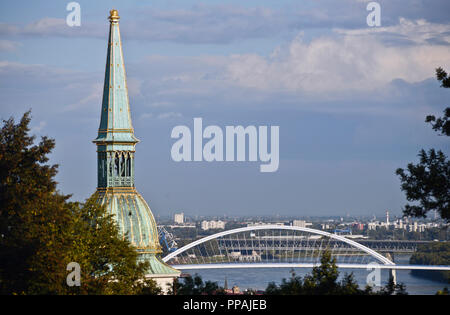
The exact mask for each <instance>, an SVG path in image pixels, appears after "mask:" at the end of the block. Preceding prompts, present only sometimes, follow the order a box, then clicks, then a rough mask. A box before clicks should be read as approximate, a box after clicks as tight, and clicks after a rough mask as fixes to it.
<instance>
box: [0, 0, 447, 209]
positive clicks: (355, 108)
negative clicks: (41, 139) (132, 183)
mask: <svg viewBox="0 0 450 315" xmlns="http://www.w3.org/2000/svg"><path fill="white" fill-rule="evenodd" d="M68 2H69V1H39V2H35V1H33V2H30V1H8V2H6V1H2V2H1V3H0V93H1V95H2V97H1V99H0V118H2V119H7V118H9V117H10V116H14V117H16V118H19V117H20V116H21V115H22V114H23V112H25V111H26V110H27V109H30V108H32V115H33V121H32V127H33V129H32V131H33V132H34V133H35V134H36V135H38V136H40V135H48V136H50V137H53V138H55V139H56V149H55V151H54V153H53V155H52V162H53V163H58V164H60V168H59V170H60V171H59V174H58V178H57V179H58V181H59V189H60V190H61V191H62V192H64V193H73V196H74V197H73V198H74V199H76V200H84V199H85V198H87V197H89V196H90V194H92V193H93V192H94V191H95V187H96V152H95V146H94V144H92V142H91V141H92V140H93V139H94V138H95V137H96V133H97V129H98V124H99V118H100V116H99V114H100V106H101V95H102V86H103V76H104V67H105V58H106V47H107V33H108V23H109V22H108V21H107V16H108V13H109V10H110V9H112V8H116V9H118V10H119V14H120V16H121V20H120V27H121V33H122V39H123V45H124V46H123V50H124V55H125V63H126V70H127V76H128V85H129V94H130V103H131V111H132V118H133V124H134V128H135V132H136V136H137V137H138V138H139V139H140V140H141V143H139V144H138V145H137V155H136V167H137V174H136V181H137V188H138V190H139V191H140V192H141V193H142V195H143V196H144V197H145V198H146V200H147V201H148V203H149V205H150V207H151V208H152V210H153V212H154V213H155V214H156V215H165V214H169V215H170V214H173V213H175V212H178V211H184V212H185V213H186V214H191V215H222V214H229V215H270V214H281V215H298V216H308V215H319V216H320V215H345V214H347V213H348V214H350V215H372V214H382V213H384V211H386V210H387V209H389V210H390V211H391V213H393V214H397V215H399V214H400V213H401V208H402V206H403V205H404V203H405V199H404V195H403V193H402V192H401V191H400V183H399V180H398V178H397V177H396V175H395V169H396V168H398V167H405V166H406V164H407V163H408V162H411V161H416V160H417V156H416V155H417V153H418V151H419V150H420V149H421V148H425V149H427V148H431V147H434V148H438V149H441V150H443V151H444V152H445V153H447V154H449V151H450V146H449V143H448V139H445V137H439V136H437V135H436V134H435V133H434V132H433V131H432V130H431V128H430V127H429V126H427V125H426V124H425V123H424V118H425V116H426V115H427V114H439V113H441V112H442V110H443V109H444V107H445V106H446V105H448V101H449V92H450V91H448V90H444V89H442V88H440V87H439V83H438V82H437V81H436V80H435V79H434V69H435V68H436V67H438V66H442V67H444V68H446V69H447V70H450V18H449V17H448V12H450V2H449V1H445V0H443V1H437V0H434V1H425V0H413V1H400V0H390V1H378V2H379V3H380V5H381V26H380V27H376V28H370V27H368V26H367V24H366V16H367V14H368V12H367V11H366V5H367V3H368V2H369V1H364V0H304V1H279V0H277V1H274V0H271V1H186V0H183V1H181V0H172V1H78V2H79V3H80V5H81V27H73V28H70V27H68V26H67V25H66V23H65V19H66V16H67V14H68V12H67V11H66V5H67V3H68ZM194 117H202V118H203V124H204V125H213V124H214V125H219V126H222V127H224V126H226V125H243V126H248V125H278V126H280V167H279V170H278V171H277V172H275V173H260V172H259V164H260V163H259V162H256V163H250V162H245V163H219V162H215V163H207V162H199V163H195V162H191V163H187V162H185V163H176V162H173V161H172V160H171V156H170V149H171V146H172V144H173V142H174V140H173V139H171V138H170V133H171V130H172V128H173V127H175V126H177V125H188V126H191V128H192V126H193V118H194Z"/></svg>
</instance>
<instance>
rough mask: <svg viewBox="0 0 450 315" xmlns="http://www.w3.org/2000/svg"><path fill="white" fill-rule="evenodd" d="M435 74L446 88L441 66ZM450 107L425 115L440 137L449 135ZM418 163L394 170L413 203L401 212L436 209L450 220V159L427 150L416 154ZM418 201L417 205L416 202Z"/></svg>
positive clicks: (411, 213)
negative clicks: (439, 113)
mask: <svg viewBox="0 0 450 315" xmlns="http://www.w3.org/2000/svg"><path fill="white" fill-rule="evenodd" d="M436 77H437V79H438V81H440V82H441V87H444V88H450V77H449V76H448V74H447V73H446V72H445V71H444V70H443V69H442V68H437V69H436ZM449 118H450V107H447V108H446V109H445V110H444V116H443V117H439V118H437V119H436V117H435V116H432V115H429V116H427V117H426V119H425V121H426V122H429V123H431V124H432V128H433V129H434V130H435V131H437V132H439V133H441V135H444V136H450V120H449ZM419 157H420V163H419V164H413V163H409V164H408V169H407V171H405V170H403V169H402V168H399V169H397V171H396V174H397V175H398V176H399V177H400V180H401V182H402V185H401V188H402V190H403V191H404V192H405V193H406V199H407V200H408V201H410V202H415V203H416V204H413V205H410V204H407V205H405V208H404V210H403V213H404V214H405V215H407V216H415V217H426V214H427V213H428V212H429V211H432V210H434V211H437V212H438V213H439V214H440V216H441V218H443V219H445V220H446V221H447V222H449V221H450V160H447V156H446V155H445V154H444V153H443V152H442V151H436V150H434V149H430V150H429V151H428V153H427V152H425V150H421V151H420V153H419ZM417 203H418V204H417Z"/></svg>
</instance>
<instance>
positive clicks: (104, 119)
mask: <svg viewBox="0 0 450 315" xmlns="http://www.w3.org/2000/svg"><path fill="white" fill-rule="evenodd" d="M119 19H120V18H119V14H118V12H117V11H116V10H112V11H111V12H110V17H109V21H110V29H109V41H108V53H107V57H106V71H105V85H104V89H103V101H102V111H101V118H100V127H99V129H98V136H97V138H96V139H95V140H94V143H95V144H96V145H97V154H98V157H97V160H98V162H97V170H98V171H97V173H98V185H97V202H98V203H100V204H102V205H105V207H106V209H107V212H108V213H109V214H112V215H113V217H114V218H115V220H116V222H117V225H118V228H119V231H120V233H121V235H122V237H123V238H128V240H129V241H130V243H131V244H132V245H133V246H135V247H136V250H137V251H138V253H139V260H141V261H147V262H149V269H148V270H147V272H148V276H152V277H153V276H155V277H162V276H164V277H168V278H174V277H178V276H179V274H180V272H179V271H177V270H175V269H173V268H171V267H170V266H168V265H166V264H165V263H164V262H162V261H161V259H160V258H159V254H160V253H161V246H160V244H159V238H158V228H157V226H156V221H155V218H154V217H153V214H152V211H151V210H150V207H149V206H148V204H147V203H146V202H145V200H144V198H142V196H141V195H140V194H139V193H138V192H137V190H136V189H135V187H134V154H135V145H136V143H137V142H138V140H137V139H136V138H135V137H134V130H133V126H132V124H131V115H130V104H129V101H128V89H127V80H126V76H125V65H124V62H123V53H122V43H121V41H120V31H119Z"/></svg>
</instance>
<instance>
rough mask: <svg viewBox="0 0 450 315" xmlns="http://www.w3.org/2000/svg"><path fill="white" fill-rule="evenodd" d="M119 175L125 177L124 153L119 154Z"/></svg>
mask: <svg viewBox="0 0 450 315" xmlns="http://www.w3.org/2000/svg"><path fill="white" fill-rule="evenodd" d="M120 176H121V177H125V154H124V153H123V152H122V153H121V154H120Z"/></svg>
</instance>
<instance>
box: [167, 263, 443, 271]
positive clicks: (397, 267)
mask: <svg viewBox="0 0 450 315" xmlns="http://www.w3.org/2000/svg"><path fill="white" fill-rule="evenodd" d="M319 265H320V264H312V263H232V264H198V265H197V264H196V265H172V266H171V267H173V268H175V269H178V270H186V269H236V268H313V267H317V266H319ZM336 265H337V266H338V268H346V269H374V268H379V269H395V270H441V271H450V266H437V265H436V266H428V265H380V264H367V265H365V264H336Z"/></svg>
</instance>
